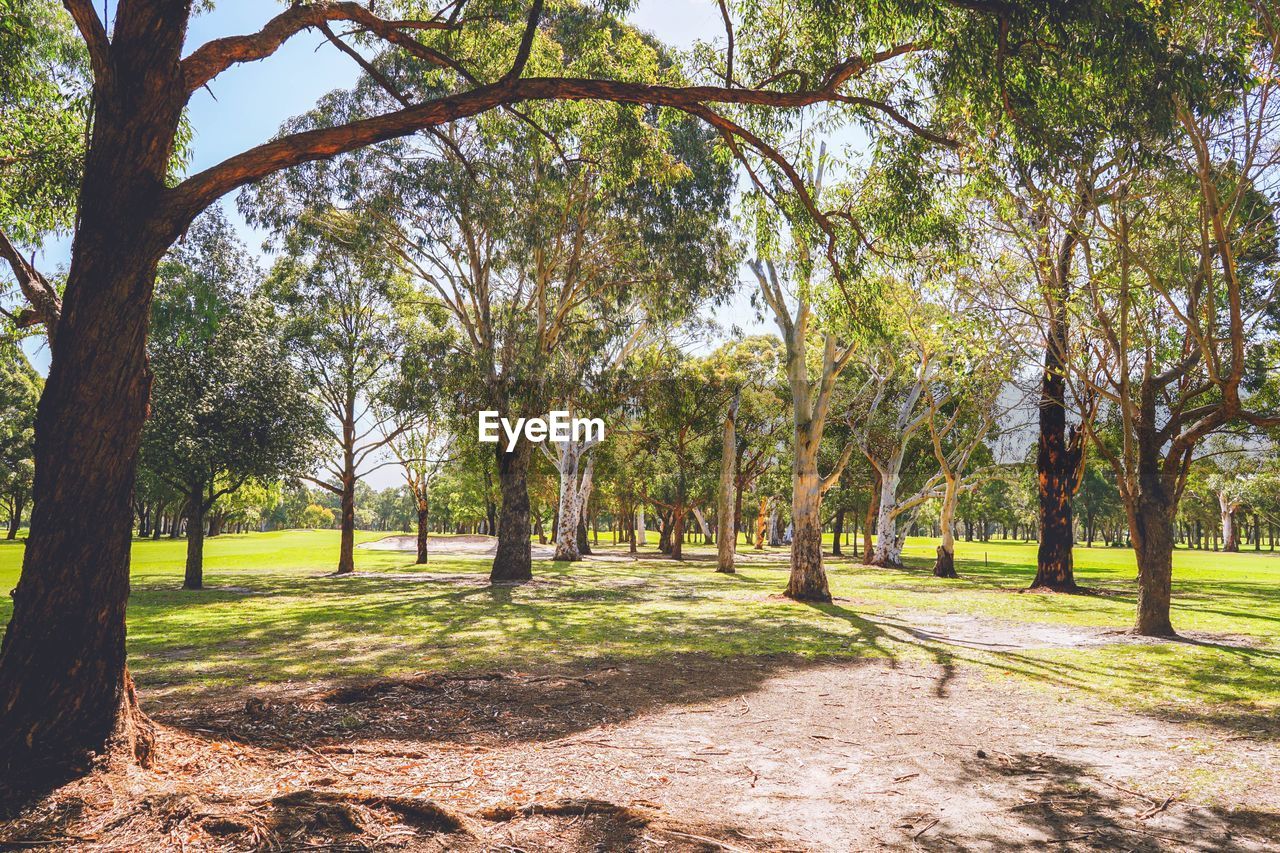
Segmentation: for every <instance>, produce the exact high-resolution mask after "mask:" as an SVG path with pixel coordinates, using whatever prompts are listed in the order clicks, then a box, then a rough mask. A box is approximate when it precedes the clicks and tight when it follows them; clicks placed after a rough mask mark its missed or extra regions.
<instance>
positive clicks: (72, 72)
mask: <svg viewBox="0 0 1280 853" xmlns="http://www.w3.org/2000/svg"><path fill="white" fill-rule="evenodd" d="M0 21H4V25H3V26H0V260H3V261H4V267H3V269H7V272H8V275H7V276H5V277H4V278H0V283H3V285H4V287H5V290H8V288H9V286H10V281H9V277H10V276H11V277H12V283H13V284H16V285H17V286H18V290H19V294H20V296H19V300H18V303H19V304H17V305H15V304H13V303H12V302H9V300H8V299H7V298H6V302H7V303H9V304H8V305H6V306H5V308H4V309H2V310H4V313H5V314H6V315H8V317H9V318H10V319H11V320H12V321H13V322H14V323H15V324H16V325H18V326H20V327H27V326H32V325H38V324H41V323H44V322H45V321H46V320H47V319H48V318H50V317H56V316H57V314H58V312H59V311H60V310H61V305H62V301H61V296H60V294H59V293H58V288H57V286H56V282H51V281H50V280H49V279H48V278H46V277H45V276H44V275H42V274H41V273H40V271H39V270H37V269H36V267H35V265H34V264H33V263H32V261H31V260H30V259H29V258H28V257H24V255H23V252H22V248H27V249H28V250H29V249H31V248H34V247H38V246H39V245H40V244H41V243H42V241H43V240H44V238H45V237H46V236H48V235H49V234H50V233H53V232H65V231H68V230H69V229H70V228H71V227H72V224H73V219H74V213H75V201H76V186H77V184H78V183H79V180H80V156H81V153H82V151H83V147H84V139H85V128H86V120H87V116H88V110H89V102H88V94H89V91H88V90H89V79H88V70H89V69H88V56H87V54H86V52H85V49H84V43H83V42H82V41H80V39H79V38H78V37H77V36H76V32H75V27H74V26H73V24H72V22H71V20H70V18H68V17H67V15H66V14H65V13H64V12H63V10H62V8H61V5H60V4H59V3H56V2H54V0H0ZM4 295H5V296H6V297H7V296H8V294H7V293H6V294H4ZM22 303H25V305H23V304H22Z"/></svg>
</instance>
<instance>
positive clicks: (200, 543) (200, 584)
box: [182, 485, 204, 589]
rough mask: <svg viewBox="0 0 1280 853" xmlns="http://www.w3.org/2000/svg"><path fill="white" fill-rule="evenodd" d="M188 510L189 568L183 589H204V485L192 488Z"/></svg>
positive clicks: (183, 582) (183, 581) (183, 580)
mask: <svg viewBox="0 0 1280 853" xmlns="http://www.w3.org/2000/svg"><path fill="white" fill-rule="evenodd" d="M189 500H190V509H188V510H187V569H186V574H185V575H184V577H183V579H182V588H183V589H204V486H203V485H197V486H195V487H194V488H192V490H191V497H190V498H189Z"/></svg>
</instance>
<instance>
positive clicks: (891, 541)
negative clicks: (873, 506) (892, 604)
mask: <svg viewBox="0 0 1280 853" xmlns="http://www.w3.org/2000/svg"><path fill="white" fill-rule="evenodd" d="M901 465H902V454H901V453H898V454H896V455H895V457H894V458H893V459H890V460H889V463H888V466H887V468H886V471H885V473H884V474H882V475H881V477H880V500H879V504H880V507H879V511H878V512H877V514H876V543H875V547H873V548H872V549H871V559H870V560H868V561H867V562H868V563H869V564H870V565H873V566H884V567H893V568H897V567H900V566H901V565H902V549H901V546H900V545H899V542H900V537H899V536H898V521H897V518H898V517H897V515H895V514H894V508H895V507H896V506H897V503H898V472H899V470H900V468H901Z"/></svg>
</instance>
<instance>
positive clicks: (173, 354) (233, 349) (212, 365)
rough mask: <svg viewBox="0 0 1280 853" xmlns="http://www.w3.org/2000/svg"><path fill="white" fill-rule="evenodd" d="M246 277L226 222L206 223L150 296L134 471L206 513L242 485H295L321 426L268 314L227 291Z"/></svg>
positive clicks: (258, 302)
mask: <svg viewBox="0 0 1280 853" xmlns="http://www.w3.org/2000/svg"><path fill="white" fill-rule="evenodd" d="M248 270H252V264H250V262H249V260H248V258H247V257H246V256H245V253H244V250H243V249H242V248H241V247H240V246H239V245H238V244H236V243H235V242H233V240H232V238H231V237H230V232H229V229H228V226H227V225H226V223H225V222H224V221H222V220H221V219H220V217H218V216H216V215H206V217H205V218H204V219H202V220H200V221H198V222H197V223H196V225H195V226H193V228H192V229H191V232H190V233H189V235H188V237H187V241H186V242H185V243H184V244H182V245H181V246H180V248H179V249H178V250H176V251H175V252H174V253H173V254H172V255H171V256H170V258H169V259H168V260H167V261H166V263H165V265H164V268H163V270H162V271H161V276H160V279H159V283H158V288H157V289H158V293H157V297H156V300H155V310H154V318H153V329H154V331H153V333H152V337H151V341H150V344H149V353H148V354H149V357H150V360H151V366H152V369H153V371H154V373H155V378H154V381H153V384H152V390H151V409H150V417H149V419H148V421H147V424H146V427H145V429H144V432H143V443H142V465H143V467H144V468H145V469H146V470H147V471H148V472H149V474H150V475H151V476H152V477H154V478H156V479H157V480H159V481H161V482H164V483H166V484H167V485H169V486H170V487H171V488H172V489H173V490H175V491H176V492H177V493H178V494H181V495H185V496H191V495H193V494H199V495H201V496H202V498H201V500H202V503H203V507H202V509H205V510H207V509H209V507H210V506H212V504H213V503H214V501H215V500H217V499H218V498H220V497H223V496H226V495H230V494H231V493H233V492H235V491H236V490H238V489H239V488H241V487H242V486H244V485H245V484H246V483H247V482H249V481H250V480H253V479H259V480H272V479H276V478H279V477H285V476H296V475H298V474H300V473H301V472H302V471H303V470H304V469H305V468H306V467H308V466H309V465H310V464H311V463H312V460H313V459H314V454H315V449H316V448H315V442H316V438H317V434H318V431H319V416H318V413H317V412H316V410H315V408H314V406H313V405H312V404H311V402H310V400H309V398H308V396H307V393H306V389H305V386H304V385H303V381H302V378H301V377H300V376H299V374H298V373H297V371H295V370H294V369H293V367H292V365H291V364H290V362H289V360H288V357H287V352H286V351H285V349H284V346H283V344H282V342H281V338H280V329H279V324H278V322H277V321H276V319H275V317H274V315H273V313H272V311H271V307H270V305H269V303H267V302H266V301H265V300H263V299H261V298H260V297H257V296H254V295H253V294H252V293H251V292H246V290H245V289H243V287H237V281H236V277H239V278H240V279H241V280H240V282H239V284H240V285H242V286H243V285H245V284H247V278H248V277H250V276H251V273H250V272H246V271H248Z"/></svg>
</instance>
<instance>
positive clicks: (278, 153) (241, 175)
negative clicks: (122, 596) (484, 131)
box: [169, 4, 920, 221]
mask: <svg viewBox="0 0 1280 853" xmlns="http://www.w3.org/2000/svg"><path fill="white" fill-rule="evenodd" d="M343 5H344V6H346V5H350V4H343ZM299 8H312V7H299ZM321 8H328V6H325V7H321ZM359 8H363V7H359ZM918 49H920V47H919V45H917V44H915V43H906V44H901V45H897V46H895V47H892V48H888V49H886V50H883V51H880V52H879V53H877V54H875V55H874V56H872V57H871V58H870V59H864V58H862V57H854V58H851V59H848V60H846V61H845V62H842V63H840V64H838V65H836V66H835V67H834V68H832V69H831V71H830V73H829V74H828V75H827V78H826V80H825V82H824V83H823V85H822V86H821V87H820V88H816V89H809V90H804V91H797V92H778V91H773V90H768V89H765V90H761V89H729V88H726V87H723V86H683V87H682V86H665V85H649V84H643V83H627V82H621V81H616V80H596V79H591V78H574V77H525V78H520V79H515V80H503V81H500V82H498V83H493V84H490V85H487V86H480V87H478V88H475V89H471V90H469V91H467V92H461V93H459V94H456V95H450V96H447V97H443V98H439V99H437V100H434V101H429V102H427V103H424V104H418V105H416V106H412V107H406V108H405V109H402V110H397V111H394V112H390V113H384V114H382V115H379V116H374V117H372V118H368V119H361V120H359V121H354V122H351V123H349V124H344V125H339V126H337V127H329V128H321V129H317V130H309V131H303V132H300V133H294V134H289V135H287V136H284V137H281V138H279V139H276V140H273V141H271V142H267V143H264V144H263V145H259V146H257V147H256V148H251V149H249V150H248V151H245V152H242V153H240V154H237V155H235V156H233V157H230V158H228V159H227V160H224V161H223V162H221V163H219V164H218V165H216V166H213V167H211V168H209V169H206V170H205V171H203V172H200V173H198V174H196V175H192V176H191V177H190V178H188V179H187V180H186V181H184V182H183V183H182V184H180V185H179V186H178V187H176V188H175V189H174V190H172V191H170V193H169V199H170V201H169V204H170V207H171V213H172V214H173V215H174V216H175V217H176V218H177V219H178V221H185V220H187V219H188V218H189V217H194V216H195V214H196V213H197V212H198V211H200V210H203V209H204V208H205V207H207V206H208V205H209V204H211V203H212V202H213V201H214V200H216V199H218V198H219V197H221V196H223V195H225V194H226V193H228V192H230V191H231V190H234V189H236V188H237V187H240V186H243V185H245V184H248V183H252V182H253V181H256V180H259V179H261V178H263V177H265V176H266V175H269V174H271V173H273V172H276V171H279V170H280V169H286V168H289V167H290V166H296V165H298V164H300V163H306V162H310V161H313V160H320V159H324V158H328V157H333V156H336V155H338V154H343V153H346V152H348V151H352V150H355V149H357V148H362V147H364V146H366V145H372V144H375V143H378V142H385V141H386V140H388V139H394V138H397V137H401V136H407V135H409V134H411V133H414V132H416V131H419V130H423V129H425V128H429V127H435V126H438V125H441V124H446V123H448V122H452V121H456V120H458V119H463V118H469V117H471V116H474V115H477V114H479V113H482V112H485V111H486V110H490V109H494V108H495V107H501V106H508V105H511V104H516V103H523V102H525V101H538V100H567V101H585V100H596V101H613V102H616V103H625V104H644V105H648V106H660V107H673V108H676V109H683V110H686V111H690V112H695V113H697V112H701V113H703V114H704V115H703V117H704V118H705V117H706V116H705V113H707V112H709V110H708V108H707V104H740V105H752V106H764V107H775V108H795V107H806V106H811V105H814V104H819V103H826V102H830V101H833V100H836V99H837V98H838V97H839V93H838V91H837V90H838V89H839V87H840V86H842V85H843V84H844V83H846V82H848V81H849V80H850V79H852V78H853V77H855V76H857V75H859V74H862V73H864V72H866V71H867V70H868V69H869V68H871V67H873V66H874V65H876V64H878V63H881V62H887V61H889V60H890V59H893V58H894V57H897V56H902V55H903V54H907V53H911V52H913V51H915V50H918ZM201 50H204V48H201ZM194 58H195V56H194V55H193V56H192V57H191V59H194ZM188 61H189V60H188ZM184 65H185V61H184Z"/></svg>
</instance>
